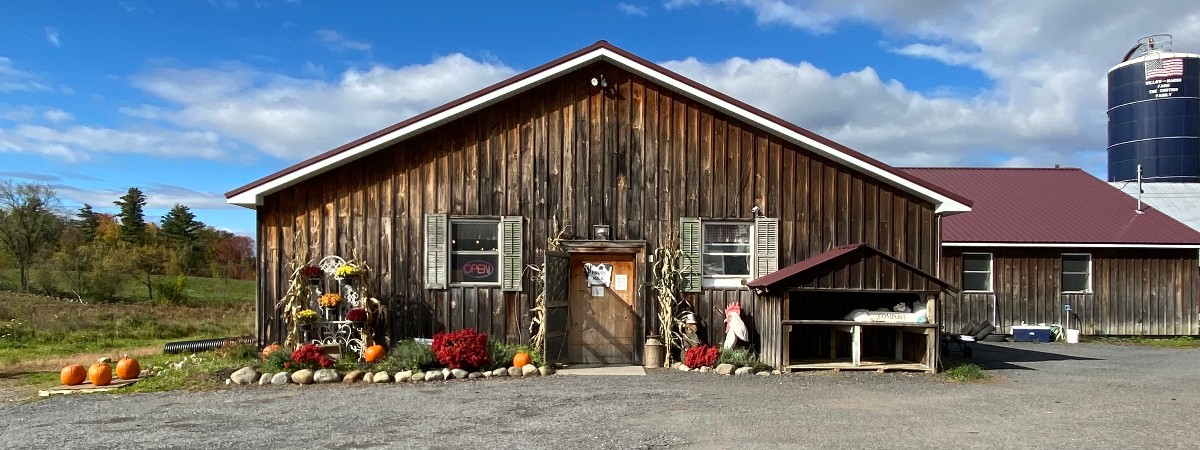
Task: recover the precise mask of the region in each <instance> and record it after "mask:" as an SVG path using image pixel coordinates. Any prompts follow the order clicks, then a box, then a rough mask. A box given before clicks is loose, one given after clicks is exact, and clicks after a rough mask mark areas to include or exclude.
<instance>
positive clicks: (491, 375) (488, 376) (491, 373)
mask: <svg viewBox="0 0 1200 450" xmlns="http://www.w3.org/2000/svg"><path fill="white" fill-rule="evenodd" d="M495 373H496V372H494V371H491V370H488V371H486V372H483V377H484V378H491V377H494V376H495V375H494V374H495ZM505 373H508V372H505Z"/></svg>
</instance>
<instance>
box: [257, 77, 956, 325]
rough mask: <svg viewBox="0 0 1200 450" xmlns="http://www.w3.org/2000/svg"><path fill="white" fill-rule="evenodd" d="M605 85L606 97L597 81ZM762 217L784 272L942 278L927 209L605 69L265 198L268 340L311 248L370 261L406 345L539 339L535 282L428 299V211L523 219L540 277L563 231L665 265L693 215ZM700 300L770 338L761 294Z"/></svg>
mask: <svg viewBox="0 0 1200 450" xmlns="http://www.w3.org/2000/svg"><path fill="white" fill-rule="evenodd" d="M599 74H604V76H605V78H606V79H608V80H609V83H610V86H611V87H612V88H611V90H610V91H609V92H608V93H601V92H600V91H598V90H597V89H595V88H593V87H592V86H591V85H590V83H589V80H590V79H591V78H592V77H594V76H597V75H599ZM754 205H758V206H760V207H761V208H762V209H763V211H764V212H765V213H766V214H767V215H768V216H770V217H778V218H779V220H780V222H779V226H780V233H779V238H780V241H779V256H780V258H779V265H780V267H785V266H787V265H789V264H792V263H795V262H798V261H801V260H804V259H806V258H808V257H810V256H813V255H816V254H819V253H821V252H824V251H826V250H828V249H830V248H832V247H835V246H839V245H845V244H852V243H858V242H865V243H867V244H870V245H872V246H874V247H876V248H878V249H880V250H882V251H884V252H887V253H889V254H891V255H893V256H895V257H896V258H898V259H900V260H902V261H905V262H907V263H909V264H912V265H914V266H916V267H918V268H921V269H922V270H925V271H927V272H930V273H932V272H934V271H935V269H936V267H937V258H938V242H937V241H936V239H937V237H936V236H937V235H936V232H935V231H936V230H934V229H933V227H935V226H936V222H937V220H936V217H935V215H934V212H933V209H932V205H930V204H929V203H927V202H925V201H923V200H919V199H917V198H916V197H914V196H912V195H911V194H909V193H907V192H904V191H901V190H899V189H896V188H894V187H892V186H890V185H886V184H883V183H882V182H880V181H878V180H875V179H873V178H871V177H869V176H866V175H863V174H861V173H858V172H854V171H852V170H849V169H848V168H846V167H844V166H841V165H838V164H835V163H833V162H832V161H830V160H827V159H825V158H822V157H819V156H817V155H815V154H814V153H812V152H810V151H808V150H807V149H804V148H801V147H799V146H797V145H795V144H793V143H790V142H785V141H783V140H781V139H779V138H777V137H775V136H773V135H770V134H768V133H766V132H764V131H762V130H759V129H756V128H754V127H752V126H750V125H748V124H746V123H743V122H741V121H738V120H735V119H733V118H731V117H729V116H726V115H724V114H722V113H719V112H717V111H714V110H712V109H710V108H707V107H704V106H702V105H700V104H698V103H696V102H695V101H693V100H691V99H689V98H687V97H685V96H682V95H679V94H676V93H674V92H672V91H669V90H667V89H665V88H663V87H661V86H658V85H655V84H653V83H650V82H648V81H646V80H644V79H641V78H638V77H634V76H631V75H630V74H628V73H626V72H624V71H621V70H620V69H617V68H616V67H614V66H611V65H609V64H606V63H597V64H594V65H592V66H589V67H586V68H582V69H580V70H578V71H576V72H573V73H570V74H566V75H563V76H562V77H560V78H557V79H554V80H552V81H550V82H548V83H547V84H544V85H542V86H539V87H536V88H533V89H531V90H529V91H527V92H525V93H522V94H519V95H517V96H515V97H513V98H510V99H508V100H505V101H503V102H499V103H497V104H494V105H491V106H489V107H487V108H485V109H483V110H481V111H478V112H475V113H473V114H470V115H467V116H464V117H461V118H459V119H456V120H454V121H453V122H450V123H447V124H445V125H442V126H440V127H437V128H435V129H432V130H429V131H427V132H425V133H423V134H422V135H419V136H417V137H414V138H412V139H409V140H407V141H404V142H400V143H397V144H395V145H393V146H392V147H390V148H387V149H384V150H380V151H377V152H375V153H373V154H371V155H368V156H365V157H363V158H361V159H359V160H356V161H354V162H351V163H349V164H347V165H345V166H343V167H340V168H338V169H335V170H332V171H330V172H327V173H325V174H322V175H320V176H318V177H315V178H313V179H310V180H307V181H305V182H302V183H299V184H297V185H295V186H293V187H290V188H288V189H285V190H283V191H281V192H278V193H275V194H272V195H269V196H267V197H266V198H265V199H264V204H263V205H262V206H260V207H259V208H258V224H259V225H258V226H259V236H260V239H259V253H260V255H262V258H260V263H259V264H260V267H259V269H260V272H259V273H260V274H261V276H260V285H259V299H260V303H261V305H260V306H262V308H260V311H262V313H261V314H260V316H261V317H260V320H261V327H260V337H261V338H262V339H263V340H264V341H268V342H269V341H277V340H279V339H280V337H281V330H280V329H279V320H278V317H277V312H276V311H274V309H273V306H274V304H275V302H276V301H277V300H278V299H279V298H280V297H281V296H282V294H283V292H282V289H284V286H285V282H286V278H287V276H288V274H290V273H291V270H292V268H290V267H288V265H289V263H290V261H291V255H292V253H293V251H294V249H297V248H298V249H300V250H301V251H304V250H307V251H308V252H309V253H310V254H311V255H312V256H313V257H320V256H324V255H330V254H337V255H341V256H343V257H356V258H360V259H363V260H365V261H366V262H367V263H368V264H369V265H370V266H371V268H372V269H373V271H374V272H373V273H374V275H375V277H374V278H373V280H372V282H373V283H374V286H372V291H373V292H375V293H377V294H378V295H379V296H381V297H386V298H388V299H390V300H391V311H392V314H393V318H392V322H391V323H392V326H393V330H392V331H393V335H394V336H425V337H428V336H431V335H432V334H433V333H435V332H438V331H443V330H448V329H457V328H463V327H472V328H477V329H479V330H481V331H484V332H487V333H488V334H489V335H492V336H496V337H501V338H504V339H508V340H510V341H526V340H528V338H529V336H528V324H529V313H528V311H529V309H530V308H531V307H532V304H531V302H532V299H533V298H535V297H536V295H537V292H536V287H535V284H534V283H532V282H530V281H529V280H526V282H525V283H524V285H525V290H524V291H523V292H507V293H506V292H501V291H500V289H499V287H498V286H497V287H495V288H480V287H470V288H464V287H451V288H450V289H446V290H426V289H424V285H425V283H424V279H423V276H424V273H423V269H422V268H423V261H422V258H423V248H424V234H423V215H424V214H426V213H445V214H452V215H454V214H464V215H483V216H500V215H519V216H522V217H524V218H525V219H526V220H527V221H526V222H525V230H526V231H525V238H524V245H525V252H524V253H525V256H524V259H525V261H524V262H525V264H536V263H538V262H540V261H541V260H542V258H543V256H544V254H545V253H544V252H545V244H546V238H547V237H548V236H549V235H550V234H551V233H552V232H553V231H554V227H557V228H558V229H560V230H562V229H565V230H566V231H567V237H568V238H571V237H578V238H586V236H587V235H588V234H589V227H590V225H592V224H610V225H613V234H614V238H615V239H629V240H645V241H646V242H647V248H646V254H652V252H653V251H654V250H655V249H656V248H657V247H659V246H664V245H666V246H672V247H674V246H678V245H679V235H678V230H677V226H678V223H679V219H680V218H681V217H705V218H737V219H747V220H748V219H750V218H751V217H752V216H751V213H750V208H751V207H752V206H754ZM293 238H296V239H297V242H298V243H297V244H296V245H293V243H292V239H293ZM897 274H898V272H897V270H896V267H895V265H894V264H889V263H887V262H886V261H875V262H873V263H868V264H864V265H862V266H861V267H856V268H854V269H853V271H847V272H845V273H839V274H833V275H831V277H830V279H828V280H826V281H825V282H826V283H830V284H831V285H838V286H842V285H846V286H860V285H861V286H895V285H904V286H907V285H909V284H911V283H914V282H915V281H914V280H908V279H902V278H900V277H901V276H903V275H901V276H898V275H897ZM643 292H646V291H645V289H643ZM643 295H645V294H643ZM686 299H687V300H688V301H689V302H691V304H692V305H693V308H694V310H695V312H696V313H697V315H698V317H699V318H701V319H702V321H703V323H702V326H703V328H702V329H703V333H704V334H703V336H704V337H705V338H706V339H707V340H708V341H709V342H719V341H720V340H721V338H722V336H723V316H722V315H721V313H720V311H719V310H720V309H722V308H724V307H725V306H726V305H728V304H729V303H732V302H734V301H740V302H742V305H743V311H745V314H746V315H748V316H750V317H751V318H752V320H748V321H747V322H751V321H752V322H753V323H754V324H755V326H756V327H757V328H758V329H759V330H764V331H766V330H767V329H768V328H770V327H769V326H768V324H769V323H772V322H771V321H777V320H778V318H777V317H769V314H775V315H778V311H777V310H774V309H771V308H766V309H770V310H772V311H775V312H767V311H766V310H765V309H762V308H759V307H758V306H759V305H758V303H759V302H764V301H765V300H762V299H758V298H756V297H755V296H754V295H753V294H751V293H750V292H749V291H747V290H705V291H704V292H701V293H699V294H691V295H688V296H687V297H686ZM640 303H641V304H645V305H652V304H653V302H646V301H642V302H640ZM759 311H763V312H761V313H760V312H759ZM642 317H650V318H651V319H650V320H644V319H643V320H640V321H639V323H638V325H637V326H638V327H639V336H641V335H643V334H644V332H645V331H646V330H649V329H653V328H655V327H656V326H657V325H656V324H655V323H654V319H653V317H655V316H654V315H653V314H652V313H647V314H643V315H642ZM770 329H774V328H770ZM776 332H777V331H776ZM764 337H765V336H764Z"/></svg>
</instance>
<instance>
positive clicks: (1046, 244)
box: [942, 242, 1200, 248]
mask: <svg viewBox="0 0 1200 450" xmlns="http://www.w3.org/2000/svg"><path fill="white" fill-rule="evenodd" d="M942 247H1053V248H1063V247H1071V248H1200V244H1097V243H1075V244H1072V243H1056V242H1030V243H1023V242H943V243H942Z"/></svg>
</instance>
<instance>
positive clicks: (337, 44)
mask: <svg viewBox="0 0 1200 450" xmlns="http://www.w3.org/2000/svg"><path fill="white" fill-rule="evenodd" d="M313 36H314V37H315V38H316V39H317V41H318V42H320V43H321V44H322V45H324V46H325V47H326V48H328V49H330V50H334V51H342V50H357V51H361V52H366V51H371V43H370V42H363V41H356V40H353V39H350V38H348V37H346V36H344V35H342V34H341V33H338V32H336V31H333V30H317V31H315V32H313Z"/></svg>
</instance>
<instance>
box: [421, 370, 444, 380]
mask: <svg viewBox="0 0 1200 450" xmlns="http://www.w3.org/2000/svg"><path fill="white" fill-rule="evenodd" d="M444 379H446V375H444V374H442V372H441V371H440V370H430V371H428V372H425V381H436V380H444Z"/></svg>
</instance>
